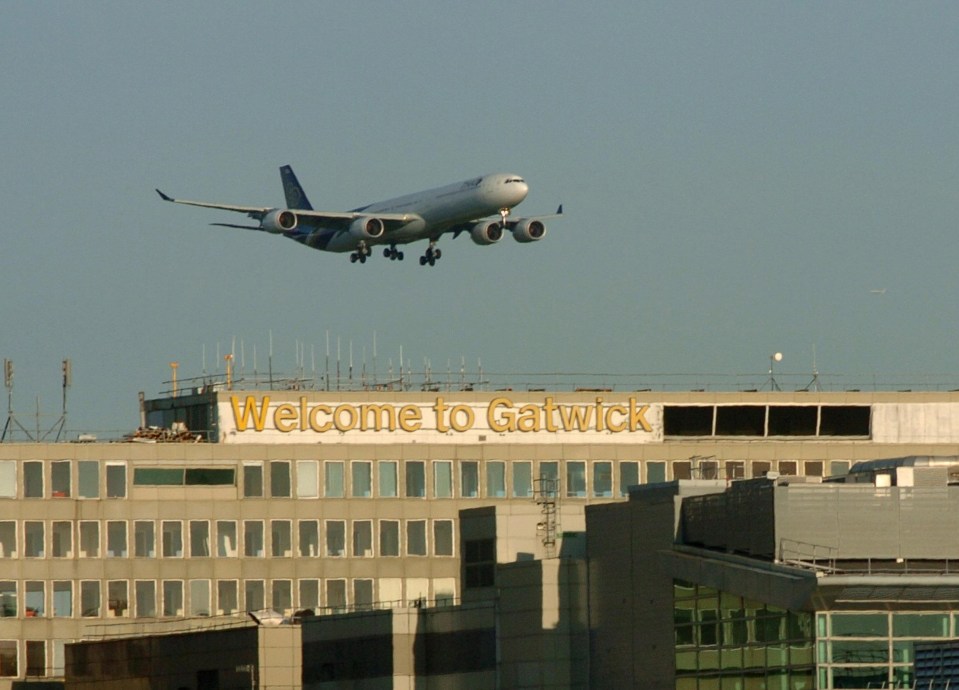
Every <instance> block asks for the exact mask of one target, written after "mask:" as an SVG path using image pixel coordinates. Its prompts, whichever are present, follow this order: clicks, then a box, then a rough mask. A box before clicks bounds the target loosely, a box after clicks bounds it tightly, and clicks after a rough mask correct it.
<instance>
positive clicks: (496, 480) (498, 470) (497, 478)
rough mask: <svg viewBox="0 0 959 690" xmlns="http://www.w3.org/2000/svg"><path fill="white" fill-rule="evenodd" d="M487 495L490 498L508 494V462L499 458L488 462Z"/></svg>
mask: <svg viewBox="0 0 959 690" xmlns="http://www.w3.org/2000/svg"><path fill="white" fill-rule="evenodd" d="M486 495H487V497H489V498H503V497H505V496H506V463H504V462H500V461H498V460H496V461H490V462H487V463H486Z"/></svg>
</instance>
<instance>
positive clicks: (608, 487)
mask: <svg viewBox="0 0 959 690" xmlns="http://www.w3.org/2000/svg"><path fill="white" fill-rule="evenodd" d="M612 495H613V463H611V462H594V463H593V496H596V497H598V498H609V497H611V496H612Z"/></svg>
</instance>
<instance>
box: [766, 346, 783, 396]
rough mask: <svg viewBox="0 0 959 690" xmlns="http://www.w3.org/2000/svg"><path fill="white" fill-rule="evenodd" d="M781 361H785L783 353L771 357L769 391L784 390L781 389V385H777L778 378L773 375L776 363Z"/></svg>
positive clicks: (776, 353)
mask: <svg viewBox="0 0 959 690" xmlns="http://www.w3.org/2000/svg"><path fill="white" fill-rule="evenodd" d="M781 361H783V353H782V352H774V353H773V354H771V355H769V390H771V391H779V390H782V388H780V387H779V384H778V383H776V377H775V376H774V374H773V368H774V367H775V364H776V362H781Z"/></svg>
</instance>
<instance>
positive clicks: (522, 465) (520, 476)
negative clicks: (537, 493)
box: [512, 462, 533, 498]
mask: <svg viewBox="0 0 959 690" xmlns="http://www.w3.org/2000/svg"><path fill="white" fill-rule="evenodd" d="M512 465H513V496H514V497H515V498H529V497H530V496H532V495H533V463H531V462H514V463H512Z"/></svg>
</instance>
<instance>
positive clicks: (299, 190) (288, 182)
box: [280, 165, 313, 211]
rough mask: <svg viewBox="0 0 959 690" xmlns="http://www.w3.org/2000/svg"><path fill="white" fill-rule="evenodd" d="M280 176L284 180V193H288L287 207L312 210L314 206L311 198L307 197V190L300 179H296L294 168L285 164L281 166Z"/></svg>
mask: <svg viewBox="0 0 959 690" xmlns="http://www.w3.org/2000/svg"><path fill="white" fill-rule="evenodd" d="M280 178H281V179H282V180H283V193H284V194H285V195H286V207H287V208H293V209H297V208H298V209H301V210H303V211H312V210H313V206H312V205H311V204H310V200H309V199H307V198H306V192H304V191H303V187H301V186H300V181H299V180H297V179H296V175H295V174H294V173H293V168H291V167H290V166H289V165H284V166H283V167H282V168H280Z"/></svg>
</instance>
